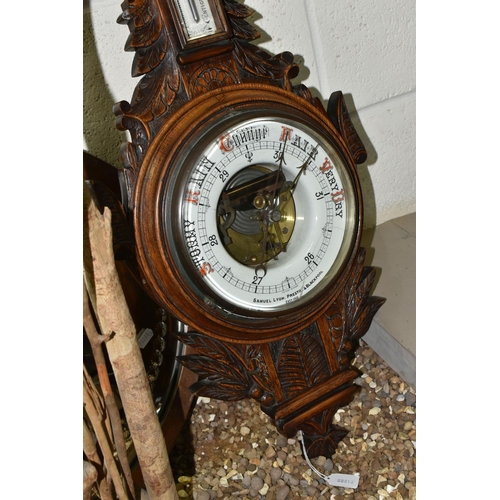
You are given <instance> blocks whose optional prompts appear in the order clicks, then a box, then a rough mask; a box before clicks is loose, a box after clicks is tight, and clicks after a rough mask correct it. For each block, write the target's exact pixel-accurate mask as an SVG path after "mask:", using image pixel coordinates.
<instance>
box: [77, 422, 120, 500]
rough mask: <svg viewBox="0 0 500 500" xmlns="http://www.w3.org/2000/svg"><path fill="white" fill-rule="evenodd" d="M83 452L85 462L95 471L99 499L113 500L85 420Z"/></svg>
mask: <svg viewBox="0 0 500 500" xmlns="http://www.w3.org/2000/svg"><path fill="white" fill-rule="evenodd" d="M83 452H84V453H85V456H86V457H87V460H88V461H89V462H90V463H91V464H92V465H93V466H94V467H95V468H96V470H97V487H98V489H99V494H100V495H101V499H102V500H113V495H112V494H111V487H110V484H109V483H108V479H107V477H106V474H105V473H104V469H103V466H102V462H101V458H100V457H99V454H98V453H97V449H96V446H95V443H94V439H93V437H92V434H91V432H90V430H89V428H88V425H87V422H85V419H84V420H83Z"/></svg>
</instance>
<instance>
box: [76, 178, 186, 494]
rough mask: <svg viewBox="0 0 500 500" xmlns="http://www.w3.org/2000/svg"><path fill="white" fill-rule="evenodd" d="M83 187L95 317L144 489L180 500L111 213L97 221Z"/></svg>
mask: <svg viewBox="0 0 500 500" xmlns="http://www.w3.org/2000/svg"><path fill="white" fill-rule="evenodd" d="M84 186H85V187H84V189H85V190H86V191H87V193H86V195H85V194H84V202H85V206H84V210H86V214H87V220H88V241H89V244H90V252H91V260H92V268H93V269H92V270H93V282H94V283H93V284H94V290H95V311H96V314H97V316H98V318H99V325H100V330H101V333H102V334H104V335H108V334H109V335H110V338H109V340H107V341H106V349H107V351H108V356H109V360H110V361H111V365H112V367H113V372H114V374H115V379H116V383H117V385H118V390H119V393H120V398H121V401H122V405H123V409H124V411H125V415H126V418H127V423H128V427H129V430H130V434H131V436H132V440H133V442H134V446H135V450H136V453H137V459H138V462H139V465H140V467H141V471H142V476H143V479H144V484H145V486H146V490H147V492H148V495H149V499H150V500H178V498H179V497H178V495H177V489H176V486H175V481H174V478H173V475H172V470H171V468H170V462H169V458H168V452H167V447H166V445H165V439H164V437H163V433H162V430H161V426H160V421H159V419H158V416H157V414H156V410H155V406H154V402H153V397H152V395H151V391H150V388H149V381H148V378H147V374H146V370H145V368H144V363H143V361H142V357H141V353H140V348H139V345H138V343H137V338H136V329H135V325H134V322H133V320H132V317H131V315H130V311H129V309H128V307H127V303H126V300H125V296H124V294H123V290H122V288H121V285H120V280H119V277H118V273H117V271H116V267H115V260H114V255H113V244H112V229H111V212H110V210H109V209H108V208H107V207H106V208H105V209H104V213H103V214H102V215H101V213H100V212H99V210H98V209H97V207H96V205H95V203H94V201H93V199H92V197H91V196H90V195H89V192H88V187H87V186H86V185H84ZM84 213H85V212H84ZM84 252H85V250H84ZM85 260H86V259H85V255H84V261H85ZM86 262H89V260H88V259H87V260H86ZM87 288H88V286H87Z"/></svg>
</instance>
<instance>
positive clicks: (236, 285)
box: [179, 117, 355, 313]
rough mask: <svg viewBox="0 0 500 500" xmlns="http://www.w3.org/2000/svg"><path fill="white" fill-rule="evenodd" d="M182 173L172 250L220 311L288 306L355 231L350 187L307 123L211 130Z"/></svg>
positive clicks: (320, 280) (327, 269)
mask: <svg viewBox="0 0 500 500" xmlns="http://www.w3.org/2000/svg"><path fill="white" fill-rule="evenodd" d="M185 175H186V176H185V179H186V180H185V184H184V186H183V188H184V189H183V194H182V200H181V201H180V227H181V229H180V233H181V234H182V238H183V241H182V242H179V243H180V247H182V248H183V252H184V255H185V260H186V261H187V262H188V263H189V266H188V267H190V274H191V275H192V276H195V277H197V278H199V280H201V282H202V283H203V286H204V287H205V288H206V289H208V290H209V291H210V294H211V295H212V296H215V297H220V298H221V299H222V300H223V301H224V303H226V304H227V308H228V309H230V308H236V309H237V310H239V311H259V312H264V313H266V312H268V313H277V312H279V311H286V310H289V309H291V308H293V307H295V306H296V305H297V304H300V303H303V302H304V301H305V300H309V299H311V298H312V297H314V296H316V295H317V294H318V293H320V292H321V290H322V289H323V288H324V287H325V286H326V285H327V284H328V283H330V282H331V280H332V279H333V278H334V277H335V276H336V275H337V273H338V272H339V271H340V268H341V266H342V264H343V262H344V260H345V258H346V256H347V254H348V252H349V249H350V245H351V243H352V235H353V234H354V233H355V231H353V230H352V228H353V224H354V220H355V209H354V199H353V195H352V192H353V189H352V186H351V184H350V182H351V181H350V179H349V176H348V175H346V170H345V166H344V164H343V163H342V160H341V158H340V156H339V155H338V153H337V152H336V150H335V149H334V148H332V147H331V146H330V145H329V143H328V141H326V140H325V139H324V138H323V137H322V136H321V135H320V134H318V133H316V132H314V131H313V130H312V129H310V128H308V127H306V126H304V125H302V124H300V123H298V122H294V121H292V120H285V119H282V118H273V117H269V118H253V119H248V120H246V121H244V122H242V123H240V124H239V125H237V126H234V127H232V128H230V129H228V130H225V131H224V132H223V133H222V134H220V133H219V134H217V137H215V138H214V139H212V140H211V141H210V142H209V143H208V144H206V145H205V146H204V147H203V149H202V151H201V152H199V153H197V155H196V160H195V161H194V162H192V163H191V167H190V170H189V173H188V174H185Z"/></svg>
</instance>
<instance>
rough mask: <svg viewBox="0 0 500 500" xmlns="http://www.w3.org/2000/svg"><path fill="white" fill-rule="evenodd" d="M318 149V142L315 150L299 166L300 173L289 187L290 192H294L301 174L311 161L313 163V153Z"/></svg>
mask: <svg viewBox="0 0 500 500" xmlns="http://www.w3.org/2000/svg"><path fill="white" fill-rule="evenodd" d="M317 151H318V144H316V146H315V147H314V148H313V150H312V151H311V152H310V153H309V156H308V157H307V160H306V161H305V162H304V163H303V164H302V165H301V166H300V167H298V168H300V170H299V173H298V174H297V175H296V176H295V179H294V180H293V181H292V183H291V184H290V186H289V187H288V189H287V191H288V192H290V194H292V193H293V191H294V190H295V187H296V186H297V184H298V182H299V179H300V176H301V175H302V174H303V173H304V172H305V171H306V169H307V167H308V166H309V163H311V160H312V157H313V155H315V154H316V152H317Z"/></svg>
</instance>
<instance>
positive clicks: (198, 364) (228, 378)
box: [178, 355, 249, 401]
mask: <svg viewBox="0 0 500 500" xmlns="http://www.w3.org/2000/svg"><path fill="white" fill-rule="evenodd" d="M178 359H179V361H180V362H181V363H182V364H183V365H184V366H186V367H187V368H189V369H190V370H192V371H193V372H194V373H196V374H198V375H199V376H200V377H201V380H199V381H198V382H196V383H195V384H193V385H192V386H191V387H190V390H191V391H192V392H193V393H195V394H197V395H198V396H202V397H210V398H216V399H224V400H227V401H236V400H239V399H243V398H246V397H248V392H249V385H248V382H247V379H246V377H245V376H244V375H242V373H241V372H240V371H239V370H238V369H237V366H236V365H234V364H231V363H221V362H218V361H215V360H213V359H210V358H208V357H206V356H197V355H189V356H179V357H178Z"/></svg>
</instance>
